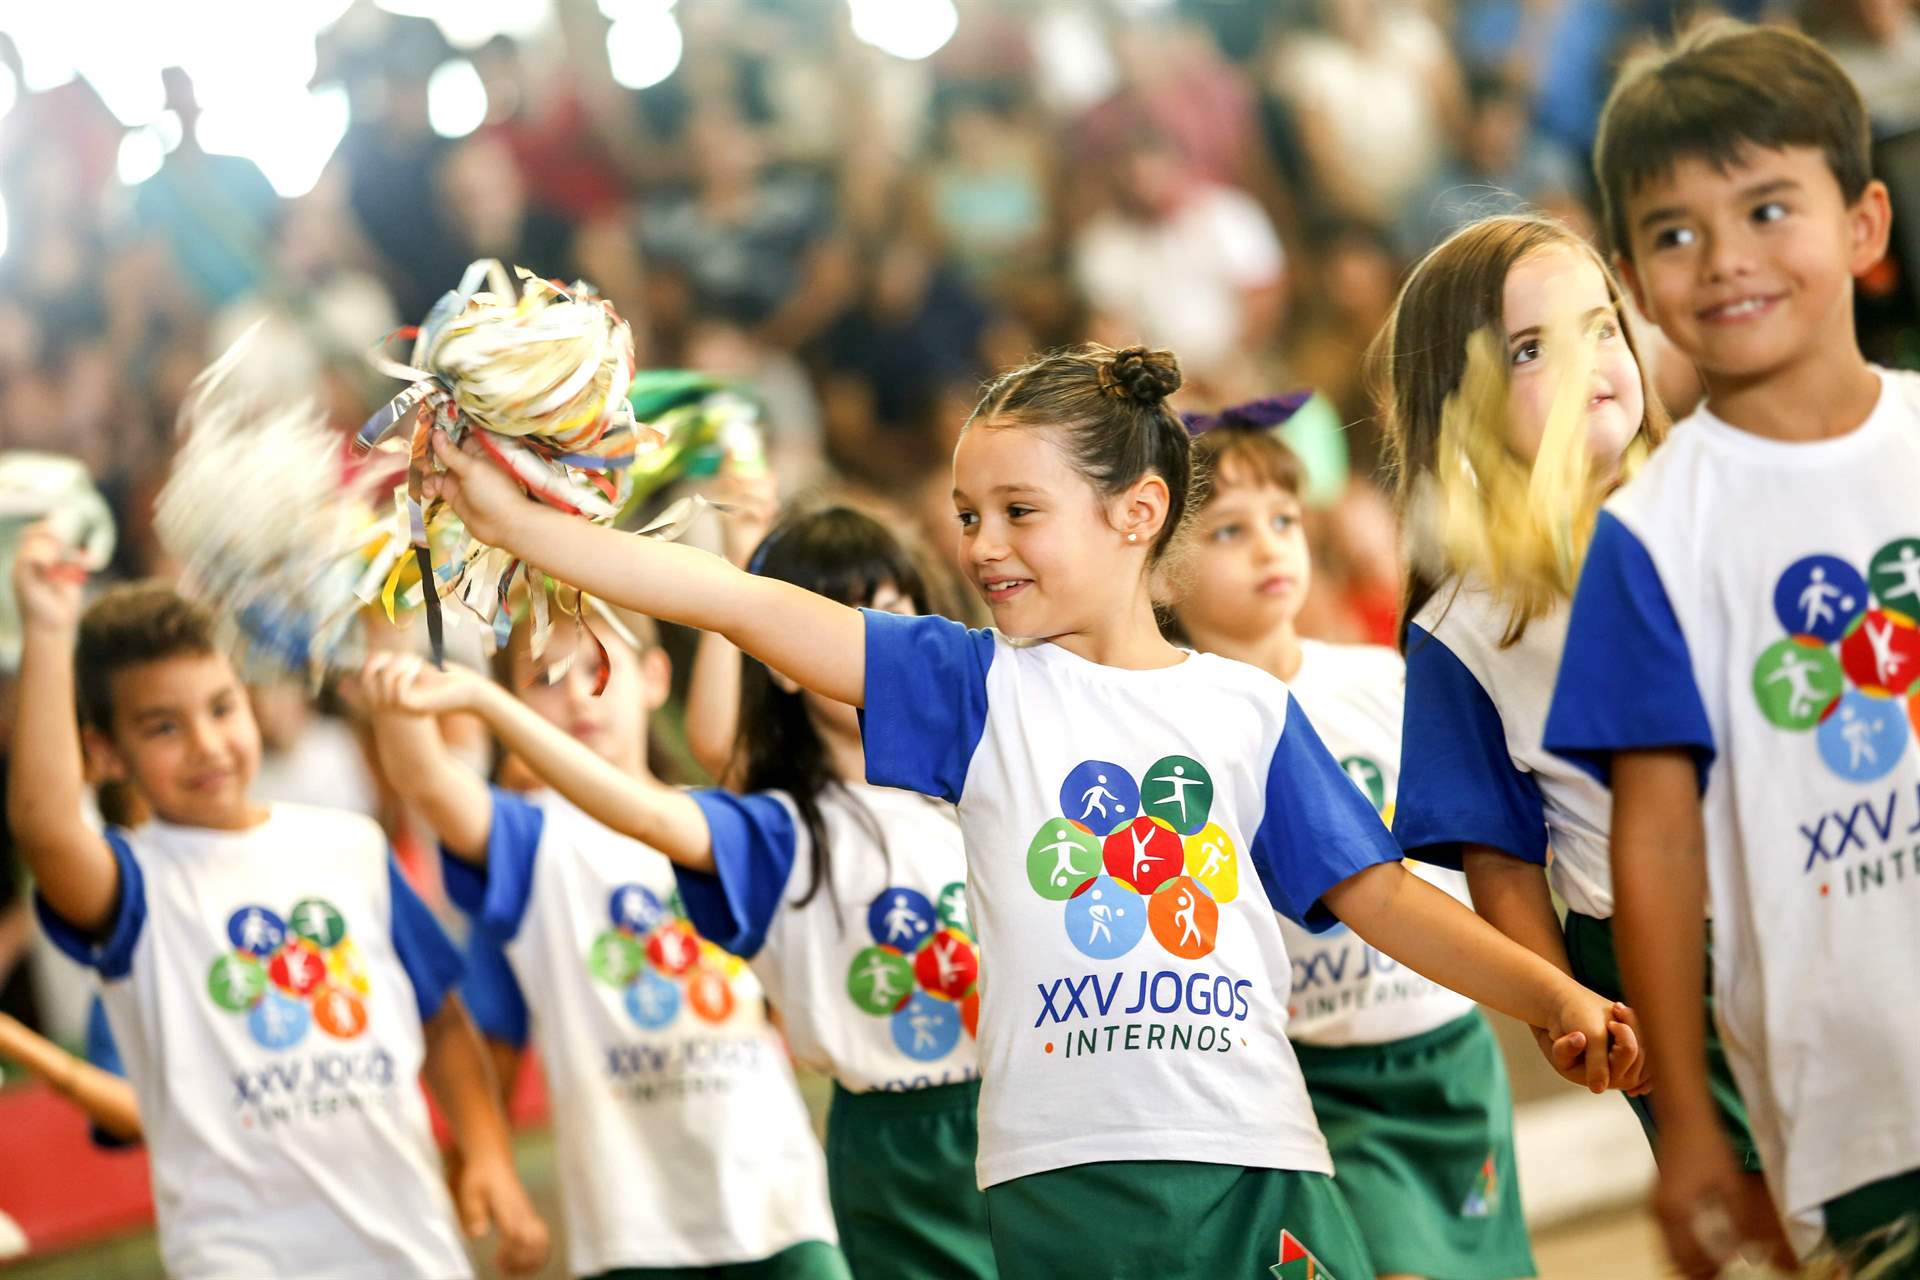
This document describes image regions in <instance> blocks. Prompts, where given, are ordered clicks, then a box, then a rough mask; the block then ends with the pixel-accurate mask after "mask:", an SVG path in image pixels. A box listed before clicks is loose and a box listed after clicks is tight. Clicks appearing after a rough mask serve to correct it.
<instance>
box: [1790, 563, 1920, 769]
mask: <svg viewBox="0 0 1920 1280" xmlns="http://www.w3.org/2000/svg"><path fill="white" fill-rule="evenodd" d="M1773 612H1774V616H1775V617H1776V618H1778V619H1779V621H1780V625H1781V627H1782V628H1783V629H1784V630H1785V631H1786V633H1787V634H1786V635H1785V636H1784V637H1783V638H1781V639H1779V640H1776V641H1774V642H1773V643H1772V644H1770V645H1768V646H1767V647H1766V648H1765V649H1764V650H1762V651H1761V653H1760V657H1759V659H1758V660H1757V661H1755V663H1754V666H1753V696H1754V699H1755V701H1756V702H1757V703H1758V704H1759V707H1760V714H1761V715H1762V716H1764V717H1765V718H1766V720H1767V722H1768V723H1770V724H1772V725H1773V726H1774V727H1775V728H1778V729H1784V730H1786V731H1788V732H1790V733H1807V732H1811V733H1812V734H1813V737H1814V742H1815V748H1816V750H1817V751H1818V753H1819V756H1820V759H1821V761H1822V762H1823V763H1825V765H1826V766H1827V768H1828V769H1829V770H1830V771H1831V772H1832V773H1833V774H1834V775H1835V776H1837V777H1839V778H1842V779H1844V780H1846V781H1848V782H1872V781H1873V780H1874V779H1876V778H1880V777H1884V776H1885V775H1886V774H1888V773H1890V772H1891V771H1892V770H1893V767H1894V766H1895V765H1896V764H1898V763H1899V762H1900V758H1901V757H1902V756H1903V755H1904V754H1905V753H1906V748H1907V740H1908V738H1910V737H1911V736H1912V732H1913V725H1914V723H1915V722H1916V719H1920V689H1915V687H1914V685H1915V681H1916V680H1920V626H1917V625H1916V621H1915V620H1916V619H1920V538H1896V539H1894V540H1893V541H1892V542H1889V543H1887V544H1886V545H1885V546H1883V547H1881V548H1880V550H1878V551H1876V552H1875V553H1874V554H1873V557H1872V558H1871V559H1870V560H1869V561H1868V562H1867V572H1866V573H1865V575H1862V574H1861V573H1860V572H1859V571H1858V570H1857V569H1855V568H1854V567H1853V566H1852V565H1850V564H1848V563H1847V562H1846V561H1845V560H1842V559H1841V558H1839V557H1838V556H1831V555H1811V556H1803V557H1802V558H1800V559H1799V560H1796V561H1794V562H1793V563H1792V564H1791V565H1788V566H1787V569H1786V572H1784V573H1782V574H1781V575H1780V579H1779V581H1778V582H1777V583H1776V584H1775V585H1774V589H1773Z"/></svg>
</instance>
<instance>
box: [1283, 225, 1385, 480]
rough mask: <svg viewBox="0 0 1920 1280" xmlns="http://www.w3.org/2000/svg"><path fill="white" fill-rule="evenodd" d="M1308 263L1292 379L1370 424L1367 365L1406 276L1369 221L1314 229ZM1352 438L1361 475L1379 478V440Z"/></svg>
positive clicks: (1353, 419) (1291, 345)
mask: <svg viewBox="0 0 1920 1280" xmlns="http://www.w3.org/2000/svg"><path fill="white" fill-rule="evenodd" d="M1302 258H1303V260H1305V261H1307V262H1310V263H1311V264H1312V265H1311V267H1310V268H1309V269H1307V270H1304V271H1303V272H1302V273H1301V276H1302V278H1301V280H1300V282H1299V290H1298V296H1299V298H1300V306H1299V312H1298V314H1297V316H1296V317H1295V319H1294V322H1293V325H1292V329H1291V332H1290V334H1289V341H1288V343H1287V360H1286V366H1287V371H1288V373H1289V375H1290V381H1291V383H1292V384H1294V385H1297V386H1307V387H1313V388H1315V389H1317V390H1318V391H1319V392H1320V393H1321V394H1322V395H1324V396H1326V397H1327V399H1328V400H1330V401H1332V403H1333V407H1334V409H1335V411H1336V412H1337V413H1338V414H1339V416H1340V421H1342V422H1344V423H1347V424H1349V426H1351V425H1353V424H1356V423H1370V422H1371V420H1372V417H1373V405H1372V403H1371V401H1370V399H1369V394H1368V388H1367V385H1366V379H1365V370H1364V368H1363V361H1364V359H1365V356H1366V351H1367V347H1368V345H1369V344H1370V343H1372V341H1373V337H1374V335H1375V334H1376V333H1378V332H1379V331H1380V326H1381V325H1382V324H1384V323H1385V322H1386V318H1387V316H1388V314H1389V313H1390V312H1391V311H1392V310H1393V298H1394V292H1395V290H1396V289H1397V288H1398V286H1399V276H1400V273H1399V267H1398V264H1397V263H1396V262H1395V260H1394V255H1393V251H1392V249H1391V248H1390V247H1389V246H1388V244H1387V242H1386V240H1385V239H1384V238H1383V237H1382V236H1381V234H1380V233H1379V232H1378V231H1375V230H1374V229H1373V228H1372V227H1369V226H1367V225H1365V224H1364V223H1358V222H1331V223H1326V224H1324V225H1322V226H1320V227H1317V228H1316V229H1315V230H1314V231H1313V233H1312V234H1311V236H1310V238H1309V240H1308V244H1307V248H1306V249H1305V250H1304V251H1303V252H1302ZM1348 439H1349V445H1350V447H1351V452H1352V455H1353V469H1354V472H1355V474H1357V475H1360V476H1363V477H1364V476H1368V475H1371V474H1372V472H1373V468H1374V464H1375V463H1376V462H1377V461H1378V438H1377V436H1376V435H1375V433H1373V432H1372V431H1371V430H1370V429H1369V430H1364V431H1362V430H1355V431H1350V432H1349V433H1348Z"/></svg>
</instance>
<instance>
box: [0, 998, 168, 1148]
mask: <svg viewBox="0 0 1920 1280" xmlns="http://www.w3.org/2000/svg"><path fill="white" fill-rule="evenodd" d="M0 1057H7V1058H12V1059H13V1060H14V1061H15V1062H18V1063H19V1064H20V1065H21V1066H23V1067H25V1068H26V1069H27V1070H28V1071H31V1072H32V1073H33V1074H34V1075H36V1076H39V1077H40V1078H41V1079H42V1080H45V1081H46V1082H47V1083H48V1084H50V1085H52V1086H53V1089H54V1092H56V1093H58V1094H59V1095H60V1096H61V1097H63V1098H66V1099H67V1100H68V1101H70V1102H72V1103H73V1104H74V1105H75V1106H76V1107H79V1108H80V1110H82V1111H84V1112H86V1114H87V1118H88V1119H89V1120H91V1121H93V1123H94V1124H95V1125H96V1126H97V1127H98V1128H99V1129H100V1131H101V1132H103V1133H105V1134H107V1135H108V1136H109V1137H113V1138H118V1139H119V1140H120V1141H122V1142H138V1141H140V1139H141V1137H142V1133H141V1129H140V1104H139V1103H138V1102H137V1101H135V1099H134V1096H133V1086H132V1085H130V1084H128V1083H127V1082H126V1081H125V1080H123V1079H121V1078H120V1077H119V1076H116V1075H114V1074H113V1073H112V1072H111V1071H102V1070H101V1069H100V1068H99V1067H96V1066H94V1065H93V1064H92V1063H91V1062H88V1061H86V1060H85V1059H84V1058H76V1057H74V1056H73V1055H72V1054H70V1053H68V1052H67V1051H66V1050H65V1049H62V1048H61V1047H60V1046H59V1045H57V1044H55V1043H54V1042H53V1041H51V1040H49V1039H47V1038H46V1037H45V1036H42V1035H38V1034H36V1033H34V1032H32V1031H29V1030H28V1029H27V1028H26V1027H25V1026H24V1025H22V1024H21V1023H19V1022H18V1021H16V1020H14V1019H13V1018H11V1017H9V1016H8V1015H6V1014H4V1013H0Z"/></svg>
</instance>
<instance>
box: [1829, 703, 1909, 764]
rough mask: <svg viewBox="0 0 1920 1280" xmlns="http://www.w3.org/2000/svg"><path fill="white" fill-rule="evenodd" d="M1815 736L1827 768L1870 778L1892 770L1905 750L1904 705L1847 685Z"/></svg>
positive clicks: (1905, 719) (1905, 713)
mask: <svg viewBox="0 0 1920 1280" xmlns="http://www.w3.org/2000/svg"><path fill="white" fill-rule="evenodd" d="M1814 736H1815V738H1816V740H1817V741H1818V742H1819V744H1820V758H1821V759H1822V760H1825V761H1826V762H1827V768H1829V769H1831V770H1833V771H1834V773H1836V774H1838V775H1839V776H1840V777H1842V778H1845V779H1846V780H1847V781H1848V782H1872V781H1873V780H1874V779H1875V778H1883V777H1885V776H1886V775H1887V774H1888V773H1890V772H1892V770H1893V767H1894V766H1895V765H1897V764H1899V763H1900V757H1901V756H1902V755H1904V754H1905V753H1906V749H1907V710H1906V706H1905V704H1903V703H1900V702H1897V701H1895V700H1893V699H1891V698H1875V697H1873V696H1871V695H1869V694H1865V693H1862V692H1860V691H1859V690H1858V689H1849V690H1847V691H1846V692H1845V693H1843V694H1841V695H1840V705H1839V706H1837V707H1835V708H1834V709H1833V712H1832V714H1830V715H1829V716H1828V717H1827V718H1826V719H1825V720H1822V721H1821V722H1820V728H1819V730H1818V731H1817V732H1816V733H1815V735H1814Z"/></svg>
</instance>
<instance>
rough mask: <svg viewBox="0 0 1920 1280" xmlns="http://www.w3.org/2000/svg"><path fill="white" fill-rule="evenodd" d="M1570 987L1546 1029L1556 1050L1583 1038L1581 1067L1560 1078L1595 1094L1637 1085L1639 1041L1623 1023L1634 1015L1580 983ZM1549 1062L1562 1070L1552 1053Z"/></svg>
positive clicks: (1623, 1006)
mask: <svg viewBox="0 0 1920 1280" xmlns="http://www.w3.org/2000/svg"><path fill="white" fill-rule="evenodd" d="M1568 986H1569V987H1570V988H1571V989H1570V991H1569V992H1568V994H1567V996H1566V998H1565V999H1564V1000H1563V1001H1562V1002H1561V1005H1560V1009H1559V1012H1558V1013H1557V1014H1556V1015H1555V1016H1554V1020H1553V1025H1551V1026H1549V1027H1546V1028H1544V1030H1545V1031H1546V1033H1547V1036H1548V1038H1549V1039H1550V1040H1552V1041H1553V1042H1554V1044H1555V1045H1556V1046H1557V1045H1558V1044H1559V1043H1560V1042H1561V1041H1563V1040H1566V1039H1568V1038H1569V1037H1571V1036H1575V1035H1577V1036H1579V1037H1581V1044H1580V1048H1579V1056H1578V1059H1577V1063H1578V1065H1577V1066H1574V1067H1573V1068H1572V1069H1571V1070H1568V1071H1562V1072H1561V1074H1562V1075H1564V1076H1566V1077H1567V1078H1568V1079H1569V1080H1571V1081H1573V1082H1574V1083H1575V1084H1583V1085H1585V1086H1586V1087H1587V1088H1588V1089H1589V1090H1591V1091H1592V1092H1594V1093H1605V1092H1606V1091H1607V1090H1608V1089H1610V1088H1611V1089H1617V1088H1621V1087H1623V1086H1624V1084H1625V1083H1626V1082H1628V1081H1636V1082H1637V1076H1636V1075H1635V1074H1634V1073H1635V1070H1636V1068H1637V1067H1638V1065H1639V1061H1640V1040H1639V1037H1638V1035H1636V1034H1635V1032H1634V1030H1633V1027H1632V1026H1631V1024H1629V1023H1628V1022H1626V1021H1624V1020H1623V1015H1629V1016H1630V1013H1631V1011H1630V1010H1628V1009H1627V1007H1626V1006H1625V1005H1623V1004H1619V1003H1616V1002H1615V1001H1612V1000H1608V999H1607V998H1606V997H1605V996H1601V995H1596V994H1595V993H1593V992H1591V991H1589V990H1587V989H1586V988H1585V987H1583V986H1580V985H1579V984H1578V983H1574V982H1571V981H1570V982H1569V983H1568ZM1547 1060H1548V1061H1549V1062H1552V1063H1553V1064H1554V1067H1555V1069H1556V1070H1558V1069H1559V1067H1560V1063H1559V1062H1558V1061H1557V1059H1556V1055H1555V1054H1554V1053H1549V1054H1548V1059H1547Z"/></svg>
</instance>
